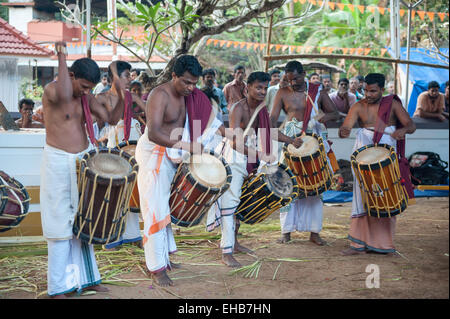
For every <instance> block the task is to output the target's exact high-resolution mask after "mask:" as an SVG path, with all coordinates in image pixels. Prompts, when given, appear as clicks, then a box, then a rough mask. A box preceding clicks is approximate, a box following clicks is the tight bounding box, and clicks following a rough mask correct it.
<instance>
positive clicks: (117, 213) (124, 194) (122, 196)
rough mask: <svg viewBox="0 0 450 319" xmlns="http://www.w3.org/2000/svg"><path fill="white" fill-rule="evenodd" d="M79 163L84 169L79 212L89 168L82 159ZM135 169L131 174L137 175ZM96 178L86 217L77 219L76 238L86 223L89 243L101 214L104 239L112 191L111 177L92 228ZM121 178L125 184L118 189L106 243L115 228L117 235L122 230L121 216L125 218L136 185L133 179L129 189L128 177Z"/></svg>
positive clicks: (122, 221)
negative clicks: (78, 224)
mask: <svg viewBox="0 0 450 319" xmlns="http://www.w3.org/2000/svg"><path fill="white" fill-rule="evenodd" d="M108 153H111V149H109V150H108ZM123 153H124V151H123V150H121V151H120V155H121V156H122V154H123ZM88 154H89V153H88ZM95 154H98V152H96V153H95ZM89 158H91V155H90V154H89V155H88V159H89ZM132 158H133V157H130V158H129V159H128V162H129V163H130V162H131V159H132ZM81 162H82V164H84V166H85V167H84V170H83V172H82V176H81V178H80V179H81V181H82V184H81V185H82V186H81V195H80V201H79V205H78V206H79V209H78V211H79V212H82V211H83V206H84V205H83V200H84V194H85V190H86V186H87V184H88V183H87V181H88V178H87V176H86V172H87V171H88V170H89V167H88V166H87V160H86V159H84V158H83V159H82V160H81ZM130 164H131V163H130ZM135 167H136V165H133V166H132V169H133V170H132V172H131V174H134V175H137V172H136V170H135V169H134V168H135ZM80 175H81V174H80ZM98 176H99V174H98V173H95V176H94V182H93V188H92V192H91V195H90V200H89V204H88V207H87V213H86V217H85V218H83V217H82V216H81V215H79V219H80V220H82V222H81V225H80V228H79V230H78V234H77V237H78V238H79V237H80V234H81V231H82V230H83V228H84V226H85V224H86V222H88V223H89V232H90V235H89V243H91V242H92V239H93V237H94V233H95V231H96V230H97V225H98V222H99V220H100V217H101V216H102V215H103V214H105V217H104V218H103V229H102V238H104V237H105V231H106V220H107V218H106V214H107V213H108V210H109V203H110V198H111V189H112V181H113V178H112V177H110V178H109V185H108V188H107V189H106V192H105V195H104V199H103V201H102V204H101V206H100V210H99V213H98V216H97V219H96V221H95V225H94V227H92V220H93V209H94V197H95V193H96V189H97V178H98ZM123 178H124V179H125V183H124V184H122V185H121V186H120V188H119V196H118V200H117V205H116V207H115V210H114V214H113V227H110V230H109V233H108V237H107V240H106V242H109V241H110V239H111V235H112V233H113V231H116V228H117V227H119V228H118V231H117V234H120V233H121V231H122V228H123V227H124V223H125V220H124V218H123V216H125V215H126V213H127V212H128V209H129V207H128V205H129V198H130V197H131V193H132V191H133V187H134V184H135V183H136V178H135V179H134V181H133V182H132V184H133V185H131V186H132V187H130V185H128V183H129V182H128V176H124V177H123ZM79 185H80V184H79ZM126 199H128V201H126ZM105 202H106V208H105V209H103V207H104V205H105ZM124 203H125V204H124ZM122 210H123V212H122V216H121V211H122ZM121 217H122V218H121ZM118 221H120V225H119V226H117V222H118Z"/></svg>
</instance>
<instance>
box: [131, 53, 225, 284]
mask: <svg viewBox="0 0 450 319" xmlns="http://www.w3.org/2000/svg"><path fill="white" fill-rule="evenodd" d="M171 75H172V80H171V81H169V82H167V83H164V84H162V85H160V86H157V87H156V88H154V89H153V90H152V91H151V93H150V95H149V97H148V100H147V105H146V114H147V126H146V129H145V132H144V134H143V135H142V136H141V138H140V139H139V141H138V143H137V146H136V160H137V162H138V165H139V173H138V187H139V199H140V205H141V212H142V217H143V219H144V238H143V244H144V253H145V261H146V266H147V269H148V271H149V272H150V273H151V275H152V277H153V279H154V280H155V283H156V284H158V285H160V286H168V285H173V282H172V280H171V279H170V277H169V276H168V274H167V270H170V269H171V268H172V267H173V266H175V265H174V264H173V263H172V262H171V261H170V259H169V254H171V253H174V252H175V251H176V244H175V240H174V236H173V232H172V227H171V216H170V206H169V198H170V189H171V183H172V181H173V178H174V176H175V173H176V169H177V165H178V164H179V163H181V161H182V158H183V157H184V156H185V155H187V153H193V152H194V151H195V152H196V153H199V152H201V151H202V149H203V145H202V144H201V143H204V144H205V145H206V144H207V143H209V141H211V140H212V139H213V136H214V134H215V132H217V130H218V129H219V127H221V128H222V130H224V128H223V125H222V122H220V121H219V120H218V119H217V117H216V116H215V113H214V112H212V108H211V103H210V101H209V99H208V97H207V96H206V95H205V94H204V93H203V92H202V91H200V90H199V89H197V88H196V87H195V85H196V83H197V81H198V79H199V77H200V76H201V75H202V67H201V66H200V64H199V62H198V60H197V59H196V58H195V57H194V56H191V55H183V56H180V57H179V58H178V59H177V60H176V61H175V64H174V66H173V72H172V74H171ZM198 124H200V125H198ZM207 125H209V127H207ZM198 126H200V127H198ZM200 142H201V143H200Z"/></svg>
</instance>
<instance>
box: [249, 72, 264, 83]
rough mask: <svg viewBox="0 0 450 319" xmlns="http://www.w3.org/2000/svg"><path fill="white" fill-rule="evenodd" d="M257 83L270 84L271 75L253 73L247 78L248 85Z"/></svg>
mask: <svg viewBox="0 0 450 319" xmlns="http://www.w3.org/2000/svg"><path fill="white" fill-rule="evenodd" d="M255 81H259V82H269V81H270V75H269V73H266V72H259V71H257V72H252V73H250V75H249V76H248V78H247V84H248V85H250V84H252V83H253V82H255Z"/></svg>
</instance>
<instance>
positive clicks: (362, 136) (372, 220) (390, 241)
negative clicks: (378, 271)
mask: <svg viewBox="0 0 450 319" xmlns="http://www.w3.org/2000/svg"><path fill="white" fill-rule="evenodd" d="M365 82H366V88H365V90H364V92H365V94H366V95H365V98H364V99H362V100H360V101H358V102H356V103H355V104H354V105H353V106H352V107H351V109H350V111H349V113H348V115H347V117H346V118H345V120H344V123H343V124H342V126H341V127H340V128H339V137H341V138H346V137H348V136H349V135H350V131H351V129H352V127H353V126H354V125H355V123H356V122H358V123H359V127H360V129H358V131H357V133H356V141H355V145H354V147H353V152H354V151H356V150H357V149H359V148H361V147H363V146H365V145H368V144H373V143H375V142H376V143H381V144H389V145H391V146H393V147H394V148H396V150H397V152H398V151H399V150H400V148H403V151H404V142H405V135H406V134H412V133H414V131H415V130H416V125H415V124H414V122H413V121H412V119H411V118H410V116H409V114H408V112H407V111H406V110H405V108H404V107H403V106H402V103H401V101H400V99H399V98H398V97H397V96H396V95H395V96H394V99H393V100H392V102H391V103H389V102H387V103H386V102H384V101H386V100H385V98H383V99H382V97H383V92H384V83H385V77H384V75H383V74H379V73H371V74H368V75H367V76H366V77H365ZM391 97H392V96H391ZM382 112H390V113H389V114H387V113H386V118H387V119H388V121H387V122H388V123H380V121H381V118H382V116H381V114H382ZM380 125H381V126H380ZM375 127H377V128H379V127H381V129H380V130H379V131H381V132H384V133H383V134H382V135H381V134H379V135H381V139H379V140H378V141H374V138H376V136H375V137H374V135H375V134H374V128H375ZM399 143H403V146H401V147H400V144H399ZM399 155H401V154H399ZM403 157H404V154H403ZM399 158H401V157H399ZM402 177H403V176H402ZM403 178H404V179H408V180H409V177H408V176H407V177H406V178H405V177H403ZM357 183H358V181H357V179H356V178H355V176H354V178H353V199H352V213H351V216H352V219H351V223H350V232H349V235H348V238H349V239H350V241H351V243H350V248H348V249H346V250H344V251H343V252H342V254H343V255H346V256H348V255H356V254H364V253H366V252H367V251H371V252H377V253H385V254H394V253H395V248H394V233H395V223H396V216H394V217H390V218H377V217H371V216H368V215H367V211H366V209H365V208H364V205H363V200H362V197H361V192H360V188H359V185H358V184H357Z"/></svg>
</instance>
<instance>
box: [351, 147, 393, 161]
mask: <svg viewBox="0 0 450 319" xmlns="http://www.w3.org/2000/svg"><path fill="white" fill-rule="evenodd" d="M389 155H390V150H389V149H387V148H386V147H381V146H374V147H369V148H366V149H365V150H362V151H361V152H359V153H358V155H356V162H357V163H358V164H368V165H370V164H373V163H378V162H382V161H384V160H385V159H387V158H388V157H389Z"/></svg>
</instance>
